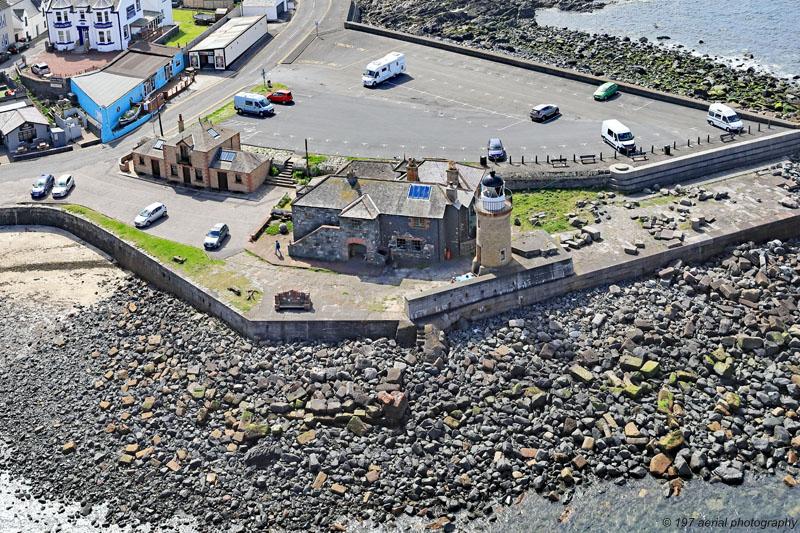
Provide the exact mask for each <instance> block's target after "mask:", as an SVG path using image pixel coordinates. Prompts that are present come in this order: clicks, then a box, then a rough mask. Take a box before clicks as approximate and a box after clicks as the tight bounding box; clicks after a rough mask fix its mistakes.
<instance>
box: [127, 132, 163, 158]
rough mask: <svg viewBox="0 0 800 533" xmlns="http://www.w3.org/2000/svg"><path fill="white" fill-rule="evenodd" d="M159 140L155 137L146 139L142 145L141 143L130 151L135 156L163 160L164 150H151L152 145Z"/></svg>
mask: <svg viewBox="0 0 800 533" xmlns="http://www.w3.org/2000/svg"><path fill="white" fill-rule="evenodd" d="M159 140H160V138H159V137H156V138H155V139H154V138H152V137H148V138H147V139H146V140H145V141H144V142H143V143H141V144H140V145H138V146H136V147H135V148H134V149H133V150H132V152H133V153H134V154H136V155H144V156H147V157H155V158H160V159H163V158H164V150H163V149H161V150H158V149H156V148H153V145H154V144H156V142H157V141H159Z"/></svg>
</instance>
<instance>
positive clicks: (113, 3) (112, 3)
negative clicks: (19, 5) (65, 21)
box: [44, 0, 120, 12]
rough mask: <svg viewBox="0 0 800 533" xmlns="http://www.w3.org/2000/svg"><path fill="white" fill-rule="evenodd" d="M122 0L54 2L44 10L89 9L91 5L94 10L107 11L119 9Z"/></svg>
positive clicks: (61, 0)
mask: <svg viewBox="0 0 800 533" xmlns="http://www.w3.org/2000/svg"><path fill="white" fill-rule="evenodd" d="M119 3H120V0H90V1H89V0H53V1H51V2H50V3H49V5H47V6H46V7H45V8H44V10H45V11H48V12H49V11H50V10H52V9H65V8H72V7H87V6H90V5H91V8H92V9H105V8H108V7H111V8H114V10H116V9H117V7H118V6H119Z"/></svg>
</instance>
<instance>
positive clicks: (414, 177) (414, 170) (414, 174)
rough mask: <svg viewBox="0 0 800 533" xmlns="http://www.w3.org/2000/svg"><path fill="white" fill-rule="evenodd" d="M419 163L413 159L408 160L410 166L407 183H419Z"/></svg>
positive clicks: (407, 169)
mask: <svg viewBox="0 0 800 533" xmlns="http://www.w3.org/2000/svg"><path fill="white" fill-rule="evenodd" d="M418 168H419V167H418V166H417V161H416V160H415V159H414V158H413V157H409V158H408V165H406V181H419V170H418Z"/></svg>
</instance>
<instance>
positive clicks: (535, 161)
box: [533, 155, 539, 165]
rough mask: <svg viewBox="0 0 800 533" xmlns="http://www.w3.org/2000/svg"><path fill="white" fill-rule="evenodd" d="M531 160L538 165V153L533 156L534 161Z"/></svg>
mask: <svg viewBox="0 0 800 533" xmlns="http://www.w3.org/2000/svg"><path fill="white" fill-rule="evenodd" d="M533 162H534V164H536V165H538V164H539V156H538V155H536V156H534V161H533Z"/></svg>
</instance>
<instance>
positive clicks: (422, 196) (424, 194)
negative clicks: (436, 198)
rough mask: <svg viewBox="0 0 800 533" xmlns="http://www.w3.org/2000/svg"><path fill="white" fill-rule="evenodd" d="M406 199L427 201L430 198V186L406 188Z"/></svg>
mask: <svg viewBox="0 0 800 533" xmlns="http://www.w3.org/2000/svg"><path fill="white" fill-rule="evenodd" d="M408 197H409V198H410V199H412V200H428V199H430V197H431V186H430V185H412V186H411V187H409V188H408Z"/></svg>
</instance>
